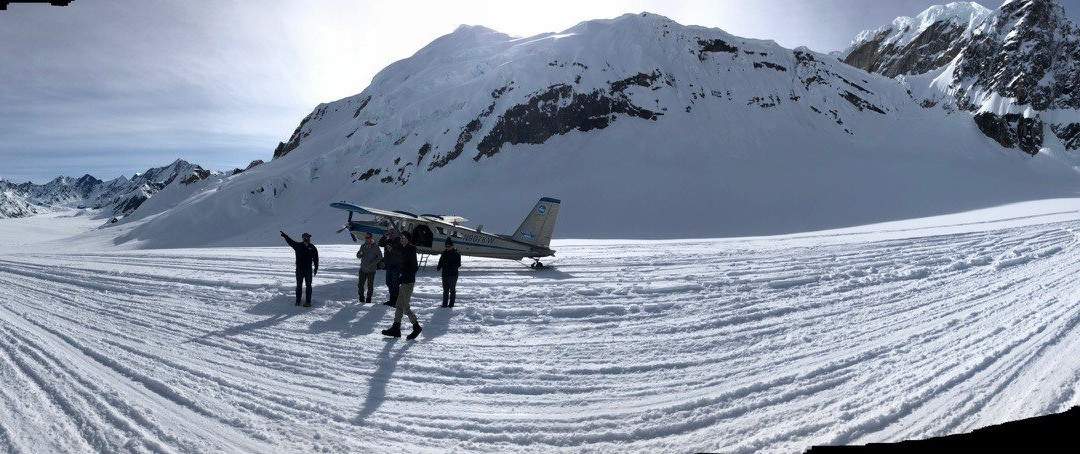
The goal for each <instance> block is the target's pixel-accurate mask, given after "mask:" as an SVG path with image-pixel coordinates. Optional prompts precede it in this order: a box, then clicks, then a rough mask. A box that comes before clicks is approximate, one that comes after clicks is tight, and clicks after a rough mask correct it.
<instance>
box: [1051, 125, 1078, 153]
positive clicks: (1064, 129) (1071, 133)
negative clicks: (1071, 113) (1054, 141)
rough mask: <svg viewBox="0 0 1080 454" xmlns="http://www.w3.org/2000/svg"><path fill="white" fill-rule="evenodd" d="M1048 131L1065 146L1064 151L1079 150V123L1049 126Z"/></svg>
mask: <svg viewBox="0 0 1080 454" xmlns="http://www.w3.org/2000/svg"><path fill="white" fill-rule="evenodd" d="M1050 130H1051V131H1053V132H1054V135H1056V136H1057V137H1058V139H1061V142H1062V143H1064V144H1065V149H1067V150H1075V149H1077V148H1080V123H1067V124H1061V125H1050Z"/></svg>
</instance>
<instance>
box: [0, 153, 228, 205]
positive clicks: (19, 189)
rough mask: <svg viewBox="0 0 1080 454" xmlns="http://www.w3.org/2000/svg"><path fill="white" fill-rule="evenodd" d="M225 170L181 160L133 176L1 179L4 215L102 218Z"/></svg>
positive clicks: (0, 196)
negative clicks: (84, 212) (60, 213)
mask: <svg viewBox="0 0 1080 454" xmlns="http://www.w3.org/2000/svg"><path fill="white" fill-rule="evenodd" d="M220 174H221V172H216V171H211V170H206V169H203V168H202V167H200V166H198V165H196V164H192V163H189V162H187V161H184V160H182V159H177V160H176V161H174V162H173V163H171V164H169V165H166V166H162V167H153V168H150V169H147V171H145V172H142V173H137V174H135V175H132V177H131V178H127V177H118V178H115V179H112V180H109V181H102V180H100V179H97V178H94V177H93V176H91V175H83V176H82V177H80V178H71V177H64V176H61V177H56V178H55V179H53V180H52V181H49V182H48V183H45V184H34V183H32V182H26V183H21V184H15V183H12V182H9V181H6V180H3V179H0V217H23V216H28V215H31V214H34V213H38V212H42V211H49V210H51V209H56V208H85V209H92V210H99V211H98V212H97V213H96V215H97V216H99V217H102V218H110V217H120V216H126V215H128V214H131V213H132V212H134V211H135V210H136V209H138V208H139V207H140V206H142V204H143V203H144V202H146V201H147V200H148V199H149V198H150V197H151V196H153V195H154V194H156V193H158V192H159V191H161V190H162V189H164V188H166V187H168V186H170V185H175V186H187V185H191V184H193V183H195V182H198V181H202V180H204V179H206V178H208V177H210V176H212V175H220Z"/></svg>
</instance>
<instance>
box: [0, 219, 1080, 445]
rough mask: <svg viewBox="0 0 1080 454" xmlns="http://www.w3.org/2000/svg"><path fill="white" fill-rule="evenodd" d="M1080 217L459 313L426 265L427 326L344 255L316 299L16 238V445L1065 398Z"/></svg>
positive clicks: (665, 249) (787, 253) (960, 427)
mask: <svg viewBox="0 0 1080 454" xmlns="http://www.w3.org/2000/svg"><path fill="white" fill-rule="evenodd" d="M1078 208H1080V203H1078V202H1077V201H1076V200H1072V201H1063V202H1059V203H1057V204H1044V205H1038V206H1035V208H1031V206H1029V207H1028V210H1027V211H1026V212H1024V213H1022V214H1019V215H1017V214H1015V212H1016V210H1015V209H1011V210H998V211H988V212H985V213H982V214H974V215H973V214H968V215H963V216H952V217H950V216H945V217H941V218H935V219H930V220H923V221H918V222H907V223H905V222H901V223H893V224H887V225H879V226H868V227H865V228H859V229H850V230H843V231H830V232H818V233H813V234H804V235H795V236H786V237H765V238H748V239H725V240H686V241H660V242H647V241H572V240H566V241H562V242H561V243H559V242H557V243H556V245H555V246H556V247H555V249H557V250H558V251H559V252H558V256H559V259H558V260H557V261H556V262H555V265H556V266H557V269H553V270H546V271H539V272H536V271H532V270H529V269H527V268H525V267H523V266H521V265H519V264H516V263H512V262H501V261H490V260H477V259H468V258H466V260H465V267H464V268H463V269H462V275H461V281H460V283H459V307H457V308H454V309H441V308H439V307H438V305H439V298H440V296H441V290H440V287H439V283H438V278H437V276H436V275H435V272H434V270H433V269H431V268H428V270H426V271H422V272H421V276H420V279H419V281H418V285H417V290H416V294H415V296H414V302H413V307H414V309H418V310H417V313H418V315H419V317H420V319H421V322H422V323H423V324H424V332H423V334H422V335H421V337H420V339H419V340H418V341H415V342H409V341H406V340H404V339H399V340H388V339H384V338H383V337H382V336H381V335H380V334H379V330H381V329H383V328H385V327H386V326H388V325H389V323H390V319H391V316H392V314H391V312H390V308H388V307H386V306H382V305H357V304H355V303H354V302H353V299H354V298H355V295H356V288H355V287H356V278H355V271H356V259H355V258H354V257H353V254H354V253H355V249H354V247H352V246H329V245H324V246H321V249H322V255H323V261H324V263H323V265H322V268H321V270H320V273H319V275H318V276H317V277H316V287H315V300H316V305H315V307H313V308H308V309H302V308H297V307H294V306H293V305H292V294H291V292H292V289H291V287H292V285H293V283H292V276H291V270H290V267H291V266H292V251H291V250H290V249H288V248H287V247H285V246H284V245H283V246H281V247H277V248H246V249H220V248H208V249H179V250H154V251H103V252H68V251H64V250H60V249H59V248H52V250H47V251H46V250H42V251H33V252H31V251H28V250H26V249H23V250H20V249H10V248H9V249H6V252H4V253H3V255H0V299H2V300H3V301H4V303H3V311H0V381H2V382H3V383H4V386H3V387H2V388H0V451H5V452H42V451H68V452H70V451H150V452H205V451H230V452H233V451H261V452H269V451H281V450H284V451H314V452H344V451H350V450H352V451H355V450H364V448H369V449H375V448H381V447H387V448H389V449H391V450H401V449H407V450H410V451H412V450H426V451H447V450H455V449H460V450H483V451H501V452H513V451H520V450H530V451H550V450H553V449H559V450H563V449H565V450H580V449H590V450H599V451H626V450H648V451H660V450H664V451H668V450H670V451H673V452H693V451H758V450H766V451H787V452H791V451H801V450H803V449H805V448H807V447H808V446H810V445H813V444H823V443H865V442H877V441H889V440H899V439H905V438H922V437H928V436H935V435H942V434H947V433H955V432H961V431H967V430H970V429H973V428H976V427H980V426H984V425H988V424H994V423H998V422H1003V421H1006V420H1011V419H1017V418H1023V417H1029V416H1034V415H1041V414H1047V413H1052V412H1056V411H1061V410H1064V409H1065V408H1067V407H1069V406H1071V405H1076V404H1078V403H1080V397H1078V395H1077V391H1078V390H1080V327H1078V323H1080V304H1078V303H1080V263H1078V262H1080V246H1078V242H1077V235H1078V231H1080V214H1078V212H1077V209H1078ZM378 278H379V279H380V280H381V278H382V276H381V273H380V275H379V276H378ZM376 295H377V297H379V296H382V297H384V298H385V295H386V294H385V291H384V290H383V288H380V289H379V292H378V293H376Z"/></svg>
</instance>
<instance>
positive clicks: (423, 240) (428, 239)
mask: <svg viewBox="0 0 1080 454" xmlns="http://www.w3.org/2000/svg"><path fill="white" fill-rule="evenodd" d="M434 239H435V235H434V234H432V233H431V229H430V228H429V227H428V226H426V225H423V224H420V225H418V226H416V228H415V229H413V231H412V241H413V243H415V244H416V246H417V247H426V248H430V247H431V243H432V241H434Z"/></svg>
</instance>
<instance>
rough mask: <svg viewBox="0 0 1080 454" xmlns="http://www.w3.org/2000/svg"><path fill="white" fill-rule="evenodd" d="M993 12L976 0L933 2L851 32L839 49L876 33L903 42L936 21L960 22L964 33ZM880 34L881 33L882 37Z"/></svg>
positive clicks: (888, 40) (875, 36)
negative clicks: (912, 12)
mask: <svg viewBox="0 0 1080 454" xmlns="http://www.w3.org/2000/svg"><path fill="white" fill-rule="evenodd" d="M1018 1H1028V0H1018ZM1040 1H1045V0H1040ZM993 13H994V11H993V10H991V9H989V8H986V7H985V6H982V5H980V4H979V3H976V2H952V3H947V4H944V5H933V6H930V7H929V8H926V9H925V10H923V11H922V12H921V13H919V14H917V15H916V16H915V17H910V16H900V17H897V18H896V19H893V21H892V22H891V23H889V24H886V25H883V26H881V27H878V28H876V29H868V30H863V31H862V32H860V33H859V34H857V35H855V39H853V40H852V41H851V45H850V46H849V47H848V49H847V50H846V51H844V52H842V53H841V58H843V56H846V55H847V54H848V53H850V52H851V50H852V49H854V48H855V47H856V46H858V45H859V44H862V43H864V42H867V41H870V40H873V39H878V38H879V37H881V38H883V39H882V45H889V44H893V45H896V46H904V45H907V44H908V43H910V42H911V41H912V40H914V39H915V38H916V37H918V36H919V34H921V33H922V32H923V31H925V30H926V29H928V28H930V27H931V26H933V25H934V24H937V23H940V22H951V23H952V24H954V25H955V26H963V27H964V32H963V34H964V35H965V36H966V35H969V34H970V33H971V32H972V31H973V30H975V29H976V28H977V27H978V26H979V25H981V24H983V23H984V22H985V21H986V19H987V18H989V17H990V16H992V15H993ZM882 35H885V36H884V37H882Z"/></svg>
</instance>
